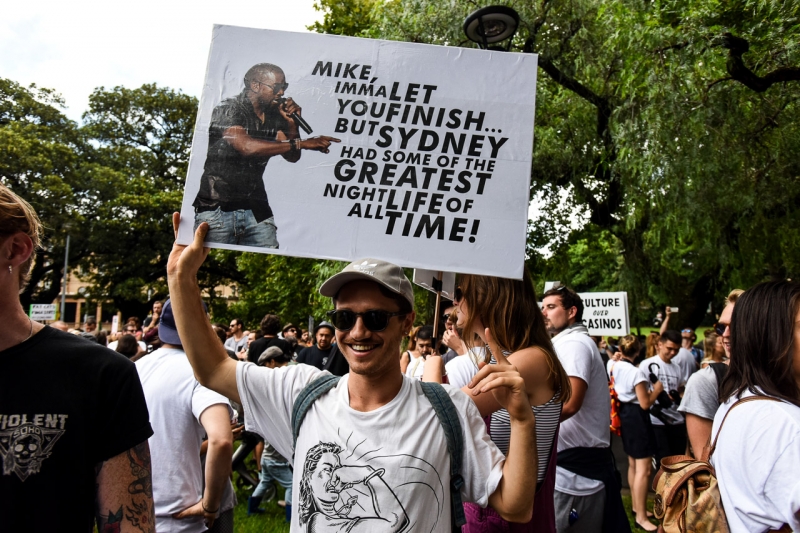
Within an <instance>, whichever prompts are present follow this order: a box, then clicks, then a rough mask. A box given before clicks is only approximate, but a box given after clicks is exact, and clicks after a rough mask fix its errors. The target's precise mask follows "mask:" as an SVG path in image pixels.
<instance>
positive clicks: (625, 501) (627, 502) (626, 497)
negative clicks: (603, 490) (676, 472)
mask: <svg viewBox="0 0 800 533" xmlns="http://www.w3.org/2000/svg"><path fill="white" fill-rule="evenodd" d="M626 492H627V491H626ZM652 496H653V495H652V494H650V495H649V497H648V498H647V510H648V511H650V512H652V511H653V498H652ZM622 505H623V507H625V514H627V515H628V522H630V524H631V531H636V517H635V516H634V514H633V513H632V512H631V497H630V494H624V493H623V494H622ZM237 531H238V530H237Z"/></svg>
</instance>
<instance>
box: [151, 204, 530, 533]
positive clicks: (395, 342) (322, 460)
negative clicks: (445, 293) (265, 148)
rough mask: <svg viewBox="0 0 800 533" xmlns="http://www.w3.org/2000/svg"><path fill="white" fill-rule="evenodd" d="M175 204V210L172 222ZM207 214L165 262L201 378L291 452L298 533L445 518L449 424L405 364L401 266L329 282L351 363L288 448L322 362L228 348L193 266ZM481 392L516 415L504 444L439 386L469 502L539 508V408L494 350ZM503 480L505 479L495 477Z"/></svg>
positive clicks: (444, 525)
mask: <svg viewBox="0 0 800 533" xmlns="http://www.w3.org/2000/svg"><path fill="white" fill-rule="evenodd" d="M179 222H180V215H179V214H178V213H176V214H175V215H174V216H173V224H174V227H175V228H176V230H177V227H178V225H179ZM207 231H208V227H207V225H206V224H204V223H203V224H200V225H199V226H198V229H197V231H196V232H195V237H194V240H193V242H192V244H191V245H189V246H182V245H178V244H177V243H176V244H175V245H174V247H173V251H172V253H171V254H170V258H169V261H168V268H167V274H168V280H169V284H170V294H171V296H172V302H173V305H174V308H175V315H176V317H177V319H178V330H179V331H180V332H183V331H186V333H187V336H188V335H189V333H190V332H191V338H190V340H187V339H184V341H185V342H184V348H185V349H186V353H187V355H188V356H189V360H190V362H191V363H192V365H193V368H194V371H195V375H196V376H197V377H198V379H199V380H200V382H201V383H203V384H204V385H206V386H208V387H209V388H210V389H212V390H216V391H217V392H220V393H221V394H224V395H225V396H227V397H229V398H231V399H233V400H234V401H237V402H238V403H241V404H242V406H243V408H244V410H245V420H246V421H247V422H246V424H247V429H249V430H252V431H255V432H256V433H259V434H261V435H263V436H264V437H266V438H267V440H269V441H270V443H271V444H272V445H273V446H274V447H275V449H276V450H277V451H278V453H280V454H281V455H283V456H285V457H294V460H293V462H294V486H293V494H294V498H295V506H294V510H295V512H294V513H293V514H292V524H291V529H292V531H293V532H295V533H296V532H300V531H320V530H322V529H323V528H324V529H326V530H336V531H345V530H346V531H369V532H371V531H383V530H386V531H400V530H403V531H407V532H411V531H414V532H418V531H434V530H436V531H442V530H448V529H449V528H450V527H451V506H450V502H451V498H450V487H451V483H450V482H451V480H450V459H449V452H448V448H447V443H446V440H445V434H444V431H443V430H442V426H441V423H440V422H439V420H438V417H437V415H436V412H435V411H434V409H433V407H432V405H431V403H430V401H429V400H428V399H427V397H426V396H425V394H424V393H423V391H422V383H421V382H420V381H418V380H413V379H410V378H408V377H406V376H404V375H403V374H402V373H401V372H400V358H399V357H398V355H397V354H398V353H399V351H400V350H399V348H400V341H401V340H402V338H403V336H404V334H406V333H407V332H408V330H409V329H411V325H412V324H413V320H414V318H415V313H414V311H413V305H414V296H413V289H412V286H411V282H410V281H409V280H408V278H406V277H405V275H404V274H403V270H402V269H401V268H400V267H398V266H396V265H392V264H390V263H386V262H384V261H380V260H376V259H364V260H359V261H355V262H353V263H351V264H349V265H347V266H346V267H345V268H344V270H343V271H342V272H340V273H338V274H336V275H334V276H333V277H331V278H330V279H328V280H327V281H326V282H325V283H324V284H323V285H322V286H321V287H320V293H321V294H322V295H323V296H330V297H332V298H333V305H334V307H335V309H334V310H333V311H331V312H330V313H328V316H329V318H330V321H331V323H332V324H333V325H334V327H335V328H336V341H337V345H338V346H339V349H340V350H341V351H342V354H343V355H344V357H345V358H346V359H347V362H348V363H349V367H350V373H349V374H347V375H345V376H343V377H342V378H341V379H340V380H339V382H338V384H337V385H336V386H335V387H334V388H333V389H331V390H330V391H329V392H328V393H326V394H324V395H322V396H320V397H319V398H318V399H317V401H316V402H314V403H313V404H312V405H311V406H310V408H309V410H308V411H307V414H306V416H305V418H304V419H303V423H302V426H301V427H300V431H299V434H298V437H297V442H296V445H294V446H293V436H292V426H291V418H292V410H293V407H294V403H295V400H296V398H297V396H298V395H299V394H300V392H301V391H303V390H304V389H305V387H306V386H307V385H308V384H310V383H311V382H313V381H314V380H315V379H317V378H318V377H320V376H321V375H322V374H323V371H320V370H318V369H316V368H314V367H311V366H308V365H294V366H288V367H283V368H278V369H269V368H263V367H257V366H255V365H254V364H250V363H244V362H239V363H237V362H235V361H233V360H232V359H230V358H229V357H228V356H227V355H226V354H225V352H224V350H223V349H222V347H221V346H219V344H218V343H215V342H212V339H213V338H214V337H213V335H214V333H213V331H212V330H211V325H210V323H209V322H208V319H207V317H206V316H205V314H204V313H203V310H202V308H201V307H200V306H199V305H198V304H197V300H198V299H199V295H200V292H199V291H200V289H199V287H198V284H197V271H198V269H199V267H200V265H201V264H202V262H203V260H204V259H205V257H206V255H207V253H208V249H207V248H206V249H204V248H203V242H204V238H205V235H206V233H207ZM471 385H472V386H473V387H472V388H473V390H474V394H476V395H480V394H486V393H490V394H491V395H492V396H493V397H494V398H495V399H496V401H497V402H498V403H500V405H502V406H503V407H504V408H505V409H506V410H508V412H509V414H510V418H511V436H510V439H511V443H510V446H509V453H508V455H507V456H506V457H505V458H504V457H503V454H502V453H501V452H500V450H498V449H497V447H496V446H495V445H494V443H492V442H491V440H490V439H489V436H488V434H487V432H486V426H485V424H484V422H483V420H482V418H481V417H480V413H479V412H478V409H477V408H476V407H475V404H474V402H473V401H472V400H470V399H469V398H468V397H467V395H466V394H464V393H463V392H462V391H460V390H458V389H455V388H451V387H448V386H444V388H445V391H446V392H447V393H448V394H449V396H450V398H451V400H452V401H453V403H454V404H455V407H456V410H457V412H458V420H459V423H460V424H461V427H462V435H463V437H464V442H463V444H464V449H463V454H462V461H463V465H462V469H461V475H462V477H463V485H462V486H461V489H460V493H461V496H462V498H463V499H464V501H471V502H475V503H477V504H479V505H481V506H483V507H485V506H486V505H490V506H492V507H493V508H494V509H495V510H496V511H497V512H498V513H499V514H500V515H501V516H502V517H503V518H505V519H507V520H509V521H513V522H525V521H527V520H529V519H530V517H531V516H532V510H533V500H534V494H535V490H536V476H534V475H531V473H532V472H535V471H536V459H535V456H533V455H532V454H529V453H526V450H529V449H531V448H534V447H535V446H536V432H535V423H536V421H535V417H534V415H533V412H532V411H531V408H530V403H529V400H528V395H527V392H526V388H525V382H524V380H523V379H522V377H521V376H520V374H519V372H517V371H516V370H515V369H514V367H513V366H512V365H511V364H510V363H508V361H507V360H506V359H505V357H504V356H503V355H502V354H500V355H499V361H498V364H497V365H487V366H486V367H484V368H483V369H481V371H480V372H479V373H478V374H477V375H476V376H475V378H474V379H473V381H472V383H471ZM501 481H502V483H501Z"/></svg>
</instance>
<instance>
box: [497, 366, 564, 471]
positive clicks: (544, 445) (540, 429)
mask: <svg viewBox="0 0 800 533" xmlns="http://www.w3.org/2000/svg"><path fill="white" fill-rule="evenodd" d="M504 353H505V352H504ZM505 355H506V357H508V356H509V355H511V354H510V353H505ZM489 363H490V364H495V363H496V361H495V358H494V356H492V359H491V361H490V362H489ZM560 397H561V391H560V390H557V391H556V392H555V394H553V397H552V398H550V400H548V401H547V403H544V404H542V405H532V406H531V409H533V414H534V416H535V417H536V452H537V456H538V458H539V461H538V465H539V466H538V471H537V476H536V482H537V483H541V482H542V481H543V480H544V477H545V475H546V474H547V466H548V464H549V463H550V451H551V450H552V449H553V439H554V438H555V435H556V430H557V429H558V424H559V419H560V418H561V407H562V406H563V404H562V403H561V401H560ZM489 433H490V434H491V437H492V441H493V442H494V443H495V444H496V445H497V447H498V448H499V449H500V451H501V452H503V455H507V454H508V443H509V441H510V439H511V417H510V416H509V414H508V411H506V410H505V409H500V410H499V411H495V412H494V413H492V420H491V424H490V426H489Z"/></svg>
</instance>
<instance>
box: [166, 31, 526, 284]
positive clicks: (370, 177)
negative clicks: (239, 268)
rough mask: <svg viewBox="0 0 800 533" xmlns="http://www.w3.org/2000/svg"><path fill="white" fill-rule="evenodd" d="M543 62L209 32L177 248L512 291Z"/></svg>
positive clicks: (519, 262)
mask: <svg viewBox="0 0 800 533" xmlns="http://www.w3.org/2000/svg"><path fill="white" fill-rule="evenodd" d="M536 63H537V57H536V56H535V55H533V54H513V53H498V52H492V51H482V50H474V49H464V48H455V47H440V46H431V45H420V44H412V43H399V42H387V41H378V40H371V39H357V38H348V37H340V36H331V35H318V34H301V33H288V32H278V31H270V30H257V29H249V28H238V27H232V26H215V27H214V30H213V38H212V44H211V50H210V55H209V61H208V69H207V73H206V82H205V86H204V90H203V94H202V97H201V101H200V108H199V113H198V118H197V126H196V130H195V134H194V140H193V145H192V154H191V158H190V162H189V171H188V175H187V180H186V188H185V193H184V199H183V204H182V211H181V227H180V231H179V236H178V241H179V242H181V243H188V242H189V241H190V240H191V236H192V233H193V230H194V228H195V227H196V226H197V225H199V224H200V223H202V222H206V223H207V224H208V225H209V227H210V230H209V234H208V238H207V244H208V246H211V247H215V248H228V249H238V250H247V251H257V252H267V253H277V254H283V255H292V256H299V257H316V258H326V259H339V260H345V261H350V260H354V259H356V258H358V257H380V258H382V259H385V260H387V261H392V262H395V263H397V264H400V265H403V266H408V267H415V268H424V269H429V270H433V271H445V272H447V271H450V272H452V271H458V272H469V273H475V274H487V275H495V276H503V277H511V278H521V277H522V269H523V262H524V254H525V240H526V233H527V212H528V203H529V186H530V168H531V157H532V148H533V121H534V106H535V93H536ZM309 130H312V131H313V133H311V132H310V131H309Z"/></svg>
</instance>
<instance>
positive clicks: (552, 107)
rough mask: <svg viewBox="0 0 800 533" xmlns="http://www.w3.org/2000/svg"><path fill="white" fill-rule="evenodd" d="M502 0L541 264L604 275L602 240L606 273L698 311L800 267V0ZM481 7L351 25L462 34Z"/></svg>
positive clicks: (403, 6) (416, 1)
mask: <svg viewBox="0 0 800 533" xmlns="http://www.w3.org/2000/svg"><path fill="white" fill-rule="evenodd" d="M355 3H357V2H355ZM505 3H506V4H507V5H510V6H512V7H514V8H515V9H516V10H517V11H518V12H519V13H520V16H521V27H520V29H519V32H518V34H517V36H516V38H515V43H514V49H515V50H516V51H521V52H535V53H537V54H539V67H540V76H539V82H538V87H537V91H538V94H537V106H538V109H537V113H536V116H537V121H536V132H535V145H534V164H533V169H532V189H531V196H532V197H537V199H538V201H539V203H540V205H541V207H542V212H543V216H542V217H541V218H540V219H539V220H536V221H534V223H533V225H532V229H533V232H532V234H531V238H530V239H529V249H528V253H529V257H530V261H529V264H530V266H531V269H532V270H533V271H536V272H537V277H538V276H540V275H541V273H542V272H545V273H546V272H560V275H561V276H562V281H565V282H567V283H570V284H574V285H576V286H585V287H586V289H593V290H594V289H599V288H602V287H606V286H609V284H608V279H606V278H605V277H602V276H601V277H599V278H598V277H597V276H595V275H594V274H592V273H591V272H592V270H591V268H590V267H591V266H593V265H595V264H599V263H605V262H607V260H606V259H605V254H606V253H607V251H608V250H609V249H612V248H613V249H616V250H618V254H619V255H618V258H619V259H618V260H615V261H612V265H616V269H617V271H616V272H615V273H614V275H613V276H612V279H614V280H615V282H614V284H613V285H614V286H616V287H618V288H620V289H624V290H627V291H628V292H629V293H630V296H631V298H630V300H631V301H632V302H637V304H639V305H640V306H641V305H644V306H654V305H664V304H671V305H679V306H680V307H681V316H680V317H679V320H682V321H683V322H684V323H689V324H692V325H697V324H698V323H699V322H700V320H701V319H702V318H703V315H704V314H705V310H706V308H707V306H708V304H709V302H714V301H716V300H719V299H721V297H722V295H723V294H725V293H727V291H728V290H729V288H731V287H732V286H735V285H739V286H748V285H750V284H752V283H755V282H757V281H759V280H761V279H764V278H768V277H776V276H788V275H796V274H794V273H795V272H796V271H797V265H798V261H797V257H798V251H800V250H798V246H797V243H798V241H797V240H796V239H794V238H793V237H794V235H795V231H796V230H795V228H796V227H797V225H796V223H795V222H796V220H795V219H796V217H797V206H798V205H800V204H799V203H798V202H797V175H798V168H797V162H796V161H797V158H796V157H794V156H793V154H794V153H796V152H797V149H798V140H800V139H799V138H798V126H797V124H798V120H797V119H798V118H800V117H798V116H797V113H798V109H797V99H798V96H800V84H798V83H797V80H798V79H800V71H798V65H800V57H798V43H799V42H800V25H798V13H800V10H799V9H798V5H800V4H798V2H797V1H791V2H784V3H776V2H753V1H743V2H733V3H718V2H702V1H698V0H672V1H663V2H655V3H642V2H639V1H631V0H610V1H609V0H607V1H602V2H599V1H596V0H578V1H574V0H571V1H565V0H540V1H537V2H505ZM349 4H353V2H350V3H349ZM476 7H477V6H476V5H475V3H474V2H471V1H468V0H448V1H444V0H395V1H385V2H381V3H380V4H376V5H375V6H373V9H372V11H371V18H372V21H373V22H372V25H373V28H372V29H370V30H364V29H363V28H361V29H359V32H360V34H361V35H370V36H376V37H381V38H388V39H398V40H404V41H411V42H422V43H433V44H443V45H451V46H452V45H458V46H464V45H469V43H468V42H466V41H465V39H464V37H463V36H462V34H461V23H462V21H463V19H464V17H465V16H466V15H467V14H468V13H469V12H471V11H472V10H474V9H475V8H476ZM329 13H330V14H331V15H332V14H334V12H333V11H330V12H329ZM476 75H478V74H477V73H476ZM583 236H589V238H590V239H601V240H602V241H603V242H602V243H599V244H591V245H590V244H589V242H590V241H588V240H584V238H583ZM572 248H575V249H576V250H578V251H579V252H578V253H577V255H580V256H585V257H587V262H583V263H581V262H576V261H575V260H574V259H575V256H576V252H575V251H572V252H571V250H572ZM543 249H546V250H549V252H550V255H549V256H548V257H545V254H543V253H542V252H541V250H543ZM585 254H589V255H588V256H586V255H585ZM587 269H588V270H587ZM587 271H588V272H589V274H588V275H587ZM637 307H638V306H637Z"/></svg>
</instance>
